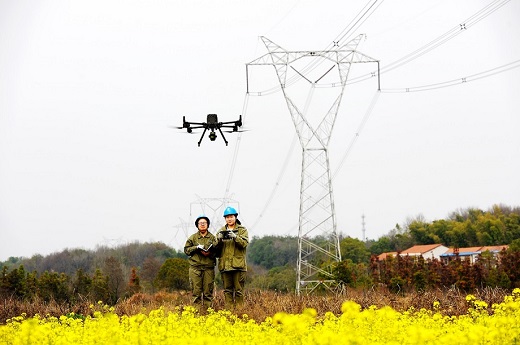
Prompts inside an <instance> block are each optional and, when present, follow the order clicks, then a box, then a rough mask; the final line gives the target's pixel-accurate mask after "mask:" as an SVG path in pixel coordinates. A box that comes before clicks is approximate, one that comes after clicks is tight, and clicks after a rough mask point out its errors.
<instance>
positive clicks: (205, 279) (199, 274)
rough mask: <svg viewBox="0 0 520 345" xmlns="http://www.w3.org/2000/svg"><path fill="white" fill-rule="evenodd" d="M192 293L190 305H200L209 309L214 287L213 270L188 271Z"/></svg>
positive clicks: (197, 268)
mask: <svg viewBox="0 0 520 345" xmlns="http://www.w3.org/2000/svg"><path fill="white" fill-rule="evenodd" d="M188 275H189V279H190V287H191V292H192V303H193V304H194V305H197V304H202V305H203V306H204V307H206V308H209V307H211V304H212V302H213V288H214V286H215V269H214V268H200V267H191V266H190V268H189V271H188Z"/></svg>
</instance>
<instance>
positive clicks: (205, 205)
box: [190, 196, 240, 231]
mask: <svg viewBox="0 0 520 345" xmlns="http://www.w3.org/2000/svg"><path fill="white" fill-rule="evenodd" d="M197 197H198V200H197V201H193V202H192V203H190V219H191V220H192V221H195V219H196V218H197V217H198V216H200V215H201V214H204V215H205V216H206V217H208V218H209V219H210V223H211V224H210V231H216V230H218V228H219V226H222V224H223V218H222V215H223V212H224V208H226V206H233V207H235V208H236V209H237V210H239V211H240V208H239V203H238V201H236V200H233V199H230V198H201V197H199V196H197Z"/></svg>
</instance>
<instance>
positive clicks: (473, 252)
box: [377, 244, 509, 264]
mask: <svg viewBox="0 0 520 345" xmlns="http://www.w3.org/2000/svg"><path fill="white" fill-rule="evenodd" d="M508 247H509V246H507V245H501V246H482V247H468V248H448V247H446V246H443V245H442V244H423V245H417V246H413V247H411V248H408V249H406V250H403V251H402V252H400V253H399V252H386V253H381V254H379V255H378V256H377V261H383V260H386V259H387V258H388V257H389V256H393V257H396V256H397V255H399V256H416V257H419V256H422V257H423V258H425V259H437V260H442V261H443V262H448V261H450V260H453V259H454V258H456V257H459V258H461V259H467V260H469V261H470V263H472V264H473V263H475V262H476V261H477V259H478V257H479V255H481V254H482V253H484V252H486V251H488V252H490V253H491V254H493V255H494V256H496V255H497V254H498V253H500V252H501V251H502V250H504V249H507V248H508Z"/></svg>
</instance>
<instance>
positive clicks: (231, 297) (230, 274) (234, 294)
mask: <svg viewBox="0 0 520 345" xmlns="http://www.w3.org/2000/svg"><path fill="white" fill-rule="evenodd" d="M221 275H222V283H223V284H224V304H225V307H226V309H228V310H231V309H233V308H235V307H237V306H240V305H242V304H243V303H244V285H245V282H246V272H245V271H237V270H233V271H224V272H221Z"/></svg>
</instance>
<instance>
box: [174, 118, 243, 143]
mask: <svg viewBox="0 0 520 345" xmlns="http://www.w3.org/2000/svg"><path fill="white" fill-rule="evenodd" d="M241 126H242V115H240V117H239V118H238V120H237V121H226V122H219V121H218V117H217V114H208V116H207V117H206V122H189V121H186V117H185V116H183V117H182V127H176V128H179V129H184V128H186V131H187V132H188V133H192V132H193V130H194V129H199V128H204V132H202V135H201V136H200V140H199V142H198V146H200V143H201V142H202V139H203V138H204V134H206V131H207V130H208V129H209V130H210V133H209V140H211V141H215V140H216V139H217V133H215V130H218V131H219V132H220V135H222V139H224V142H225V143H226V146H227V144H228V141H227V140H226V137H225V136H224V133H222V129H221V128H231V129H232V130H229V131H225V132H226V133H233V132H241V131H239V130H238V128H239V127H241Z"/></svg>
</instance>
